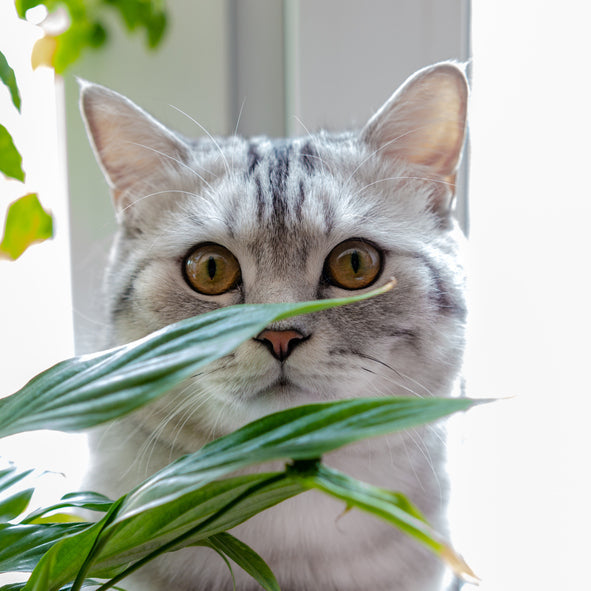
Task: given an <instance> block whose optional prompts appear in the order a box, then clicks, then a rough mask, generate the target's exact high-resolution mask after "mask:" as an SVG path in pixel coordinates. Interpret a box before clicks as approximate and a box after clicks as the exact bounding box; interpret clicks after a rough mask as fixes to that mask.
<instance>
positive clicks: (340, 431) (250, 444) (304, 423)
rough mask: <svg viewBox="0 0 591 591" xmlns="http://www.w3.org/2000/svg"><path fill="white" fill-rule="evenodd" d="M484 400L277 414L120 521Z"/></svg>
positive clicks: (362, 404) (171, 478)
mask: <svg viewBox="0 0 591 591" xmlns="http://www.w3.org/2000/svg"><path fill="white" fill-rule="evenodd" d="M478 402H479V401H474V400H470V399H467V398H361V399H351V400H341V401H337V402H330V403H319V404H309V405H306V406H299V407H296V408H292V409H288V410H285V411H281V412H277V413H273V414H270V415H267V416H265V417H263V418H261V419H259V420H257V421H254V422H252V423H250V424H248V425H246V426H245V427H243V428H242V429H239V430H238V431H235V432H234V433H231V434H229V435H226V436H225V437H221V438H220V439H217V440H215V441H213V442H212V443H209V444H207V445H205V446H204V447H202V448H201V449H200V450H199V451H197V452H195V453H193V454H190V455H187V456H184V457H183V458H180V459H179V460H177V461H176V462H173V463H172V464H170V465H169V466H167V467H166V468H164V469H162V470H160V471H159V472H157V473H156V474H155V475H154V476H152V477H151V478H149V479H148V480H146V482H145V483H144V484H143V485H142V486H140V487H139V488H138V489H136V490H135V491H134V492H132V493H131V494H129V495H128V496H127V498H126V500H125V502H124V504H123V506H122V508H121V512H120V513H119V515H118V516H117V518H116V520H115V521H116V522H118V523H119V522H122V521H124V520H126V519H129V518H130V517H132V516H133V515H135V514H137V513H141V512H143V511H146V510H148V509H150V508H152V507H157V506H160V505H165V504H166V503H168V502H174V501H175V499H177V498H179V497H180V496H183V495H184V494H187V493H189V492H191V491H193V490H195V488H197V487H199V486H202V485H204V484H207V483H209V482H211V481H213V480H214V479H216V478H220V477H222V476H224V475H226V474H229V473H230V472H232V471H234V470H238V469H240V468H244V467H247V466H251V465H254V464H257V463H262V462H266V461H271V460H281V459H294V460H308V459H314V458H318V457H320V456H321V455H323V454H325V453H327V452H329V451H332V450H334V449H337V448H339V447H341V446H343V445H345V444H348V443H353V442H355V441H359V440H361V439H365V438H367V437H375V436H377V435H383V434H386V433H392V432H394V431H400V430H402V429H406V428H410V427H416V426H419V425H422V424H425V423H428V422H430V421H434V420H436V419H439V418H441V417H444V416H446V415H449V414H452V413H454V412H458V411H462V410H467V409H468V408H470V407H471V406H473V405H474V404H477V403H478Z"/></svg>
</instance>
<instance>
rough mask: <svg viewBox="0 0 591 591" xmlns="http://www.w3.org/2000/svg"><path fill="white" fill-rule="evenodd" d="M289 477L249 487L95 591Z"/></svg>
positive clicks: (100, 590)
mask: <svg viewBox="0 0 591 591" xmlns="http://www.w3.org/2000/svg"><path fill="white" fill-rule="evenodd" d="M289 477H290V474H288V472H287V471H285V472H280V473H279V474H275V475H274V476H271V477H270V478H267V480H265V481H263V482H259V483H257V484H255V485H253V486H251V487H250V488H248V489H246V490H245V491H244V492H242V493H240V494H239V495H238V496H237V497H236V498H234V499H233V500H232V501H230V502H229V503H228V504H227V505H225V506H224V507H222V508H221V509H218V510H217V511H216V512H215V513H213V514H212V515H210V516H209V517H208V518H207V519H205V520H204V521H202V522H201V523H199V524H198V525H196V526H195V527H193V528H191V529H189V530H187V531H186V532H185V533H184V534H182V535H180V536H178V537H177V538H174V539H173V540H170V541H169V542H167V543H166V544H164V545H162V546H160V548H158V549H157V550H154V551H153V552H151V553H150V554H147V555H146V556H144V557H143V558H142V559H141V560H138V561H137V562H135V563H134V564H132V565H131V566H130V567H128V568H126V569H125V570H124V571H123V572H121V573H119V574H118V575H117V576H115V577H113V578H112V579H111V580H110V581H108V582H106V583H105V584H104V585H102V586H101V587H99V588H98V589H97V591H107V589H110V588H111V587H112V586H113V585H116V584H117V583H118V582H119V581H121V580H123V579H124V578H125V577H128V576H129V575H130V574H132V573H134V572H135V571H136V570H138V569H139V568H141V567H142V566H144V564H147V563H148V562H150V561H151V560H154V558H156V557H157V556H159V555H160V554H164V553H165V552H168V551H170V550H172V549H173V548H174V547H175V546H178V545H179V544H180V543H182V542H184V541H185V540H187V539H189V538H191V537H192V536H194V535H195V534H196V533H198V532H199V531H200V530H203V529H205V528H206V527H207V526H209V525H210V524H211V523H213V522H214V521H215V520H216V519H218V518H220V517H221V516H222V515H223V514H224V513H226V512H227V511H229V510H230V509H232V508H234V507H235V506H236V505H238V504H239V503H241V502H242V501H244V500H245V499H247V498H248V497H249V496H250V495H252V494H254V493H257V492H259V490H262V489H263V488H265V487H267V486H269V485H272V484H275V483H276V482H280V481H281V480H285V479H286V478H289ZM71 591H78V588H77V589H76V590H75V589H74V587H72V589H71Z"/></svg>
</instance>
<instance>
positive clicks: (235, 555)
mask: <svg viewBox="0 0 591 591" xmlns="http://www.w3.org/2000/svg"><path fill="white" fill-rule="evenodd" d="M208 542H209V544H210V545H211V547H212V548H214V549H215V550H218V551H219V552H221V553H223V554H225V555H226V556H227V557H228V558H230V559H232V560H233V561H234V562H235V563H236V564H237V565H238V566H239V567H241V568H242V569H243V570H244V571H246V572H247V573H248V574H249V575H250V576H251V577H252V578H253V579H255V581H256V582H257V583H258V584H259V585H260V586H261V587H262V588H263V589H265V591H281V590H280V588H279V583H277V579H276V578H275V575H274V574H273V572H272V571H271V569H270V568H269V567H268V566H267V563H266V562H265V561H264V560H263V559H262V558H261V557H260V556H259V555H258V554H257V553H256V552H255V551H254V550H253V549H252V548H251V547H250V546H247V545H246V544H245V543H244V542H241V541H240V540H239V539H237V538H235V537H234V536H232V535H230V534H229V533H221V534H216V535H215V536H211V537H210V538H208Z"/></svg>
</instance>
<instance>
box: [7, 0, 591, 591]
mask: <svg viewBox="0 0 591 591" xmlns="http://www.w3.org/2000/svg"><path fill="white" fill-rule="evenodd" d="M166 6H167V7H168V11H169V25H168V29H167V32H166V35H165V37H164V39H163V41H162V44H161V45H160V47H159V48H157V49H156V50H155V51H147V50H146V49H145V48H144V44H143V43H142V41H141V39H139V38H138V34H137V33H136V34H132V35H128V34H126V33H124V32H123V30H122V29H121V27H117V26H116V24H113V26H112V27H110V29H109V30H110V31H111V32H112V34H111V37H110V40H109V42H108V44H107V45H105V46H104V48H102V49H101V50H100V51H97V52H92V51H88V52H86V53H84V54H83V56H82V57H81V59H80V60H78V61H77V62H76V64H75V65H74V66H73V67H72V68H71V69H70V70H68V73H67V74H66V75H65V76H64V77H54V75H53V71H52V70H51V69H48V68H39V69H37V70H35V71H34V72H33V71H32V70H31V67H30V62H29V59H30V53H31V48H32V47H33V44H34V43H35V41H36V39H38V38H39V37H41V36H42V34H43V33H42V31H41V30H40V29H39V27H37V26H34V25H33V24H31V23H26V22H24V21H21V20H18V19H17V18H16V16H15V11H14V7H13V4H12V1H11V0H2V2H1V3H0V49H1V50H2V51H3V52H4V54H5V55H6V57H7V59H8V60H9V62H10V63H11V65H12V67H13V68H14V69H15V71H16V75H17V78H18V82H19V86H20V87H21V92H22V95H23V108H22V114H21V115H20V116H16V115H14V113H12V111H13V109H11V105H10V98H9V96H8V93H7V92H6V91H5V90H4V89H3V88H0V113H1V114H2V121H3V123H4V124H5V125H6V126H7V127H10V131H11V133H12V135H13V138H14V139H15V142H18V146H19V149H20V150H21V153H22V154H23V159H24V165H25V166H26V169H27V182H26V186H27V187H30V190H32V191H38V192H39V195H40V198H41V200H42V202H43V203H44V205H45V206H46V207H47V208H49V209H51V210H52V212H53V214H54V223H55V236H54V238H53V239H52V240H50V241H47V242H44V243H42V244H39V245H34V246H33V247H31V248H30V249H28V250H27V251H26V252H25V253H24V254H23V256H22V257H21V258H20V259H19V260H18V261H16V262H14V263H13V262H8V261H4V260H2V261H0V393H1V394H8V393H11V392H13V391H15V390H16V389H17V388H18V387H20V386H21V385H22V384H23V383H24V382H25V381H27V380H28V379H29V378H30V377H31V376H32V375H34V374H35V373H36V372H38V371H40V370H42V369H44V368H46V367H47V366H49V365H51V364H52V363H55V362H56V361H58V360H60V359H62V358H64V357H68V356H70V355H72V354H74V350H76V352H82V351H85V350H88V347H89V342H90V340H89V338H88V335H92V334H93V333H94V332H95V331H97V330H100V327H101V320H100V314H99V313H98V310H99V309H100V302H101V292H100V278H101V270H102V266H103V264H104V260H105V256H106V252H107V248H108V244H109V241H110V236H111V234H112V232H113V229H114V221H113V215H112V211H111V205H110V202H109V197H108V192H107V187H106V184H105V182H104V180H103V178H102V176H101V174H100V172H99V169H98V167H97V166H96V164H95V162H94V158H93V156H92V153H91V150H90V148H89V146H88V142H87V140H86V137H85V134H84V130H83V127H82V123H81V120H80V117H79V114H78V107H77V94H78V90H77V83H76V80H75V78H74V75H77V76H80V77H82V78H86V79H89V80H92V81H95V82H99V83H101V84H105V85H107V86H110V87H111V88H114V89H115V90H118V91H119V92H122V93H123V94H126V95H127V96H129V97H130V98H131V99H133V100H134V101H136V102H137V103H138V104H140V105H142V106H143V107H144V108H146V109H147V110H148V111H150V112H152V113H153V114H154V115H155V116H157V117H158V118H159V119H161V120H162V121H164V122H165V123H167V124H169V125H170V126H172V127H174V128H176V129H178V130H179V131H181V132H183V133H185V134H187V135H199V134H201V133H202V131H201V130H200V129H199V128H197V127H196V126H195V124H194V123H193V122H192V121H191V120H190V119H189V118H188V117H186V116H184V115H182V114H181V113H179V112H178V111H177V110H175V109H174V108H172V107H171V105H174V106H175V107H177V108H178V109H181V110H182V111H184V112H185V113H187V114H188V115H189V116H190V117H192V118H194V119H196V120H198V121H199V123H200V124H201V125H203V126H204V127H205V128H206V129H207V130H208V131H209V132H210V133H212V134H227V133H233V132H234V131H235V130H237V131H238V133H242V134H246V135H250V134H269V135H280V136H281V135H299V134H305V133H307V130H314V129H317V128H318V127H320V126H322V127H328V128H331V129H339V128H343V127H355V126H361V125H363V123H364V122H365V121H366V120H367V118H368V117H369V116H370V115H371V114H372V113H373V111H374V110H375V109H376V108H377V107H379V106H380V105H381V104H382V103H383V102H384V100H385V99H386V98H387V97H388V96H389V95H390V94H391V93H392V91H393V90H395V89H396V87H397V86H398V85H399V84H400V83H402V82H403V81H404V79H405V78H406V77H407V76H408V75H410V74H411V73H413V72H414V71H415V70H416V69H418V68H420V67H423V66H426V65H428V64H431V63H433V62H436V61H440V60H443V59H455V60H459V61H467V60H469V68H468V71H469V73H470V76H471V85H472V100H471V123H470V142H469V158H465V160H464V172H463V175H462V178H461V183H460V195H459V200H458V210H457V215H458V218H459V220H460V222H461V224H462V226H463V227H464V228H465V229H466V231H468V232H469V261H468V263H469V270H470V324H469V346H468V352H467V356H466V364H465V375H466V380H467V392H468V394H469V395H470V396H474V397H478V396H485V397H486V396H493V397H502V398H507V400H504V401H501V402H498V403H496V404H494V405H487V406H485V407H482V408H479V409H477V410H474V411H471V412H470V413H468V414H467V415H465V416H462V417H458V418H455V419H453V420H452V421H451V422H450V443H449V447H450V471H451V473H452V478H453V497H452V505H451V522H452V529H453V537H454V543H455V545H456V546H457V548H458V549H459V550H460V551H461V552H462V553H463V554H464V556H465V558H466V559H467V560H468V562H469V563H470V565H471V566H472V568H473V569H474V570H475V571H476V572H477V574H478V575H479V576H480V577H481V578H482V584H481V586H480V588H481V589H482V590H484V591H531V590H533V589H535V590H536V591H546V590H548V591H550V590H555V589H584V588H586V587H587V586H588V584H587V583H585V582H584V581H585V580H587V572H586V570H587V569H586V562H587V551H588V546H589V544H588V542H587V541H586V535H587V532H588V531H589V529H590V527H591V511H590V508H589V499H590V498H591V484H590V483H591V478H590V477H589V460H588V452H589V450H590V449H591V445H590V443H591V442H590V439H589V436H588V432H589V427H588V423H589V419H588V414H587V410H588V408H589V405H588V404H586V402H587V397H588V396H589V394H591V388H590V386H589V381H588V378H587V372H586V368H587V364H588V356H589V353H590V347H589V345H588V342H589V331H590V329H591V322H590V314H589V299H590V287H591V284H590V280H589V267H590V265H589V256H590V255H591V252H590V251H591V249H590V248H589V238H588V235H589V230H588V225H589V219H591V216H590V214H591V195H590V190H589V186H588V181H587V178H586V177H587V168H588V159H589V147H588V137H589V132H590V131H591V125H590V123H591V121H590V115H589V104H591V96H590V95H591V91H590V87H589V83H588V81H587V78H586V76H585V72H586V70H587V69H588V59H589V54H590V41H589V38H588V31H587V24H588V23H589V22H590V20H591V6H588V5H587V4H585V3H582V2H577V1H575V0H563V1H562V2H560V3H558V2H555V1H540V0H538V1H535V2H534V1H533V0H518V1H515V0H497V1H496V2H494V3H493V2H480V1H478V0H475V1H474V2H472V3H470V2H469V1H468V0H414V1H413V0H396V1H391V0H365V1H364V2H360V1H356V0H321V1H318V0H283V1H280V0H220V1H214V0H169V1H168V2H167V3H166ZM19 190H20V188H17V187H16V184H15V183H13V182H8V181H7V182H0V206H1V207H0V211H1V213H0V222H2V223H3V219H2V216H3V215H4V209H5V207H6V205H7V204H8V202H10V201H11V200H12V199H13V198H16V197H17V196H18V195H17V194H16V192H17V191H19ZM84 451H85V448H84V441H83V439H81V438H77V439H71V438H64V437H62V436H59V435H57V434H47V435H46V436H45V439H43V438H40V436H39V434H35V435H34V437H30V436H27V437H24V436H23V437H19V438H11V439H10V440H5V441H2V442H0V455H3V456H7V457H10V458H12V459H14V460H17V461H19V462H21V463H23V464H24V465H29V464H30V463H37V464H39V465H41V466H43V467H44V468H50V469H52V470H55V471H57V472H65V473H67V474H68V476H69V478H70V480H69V481H68V482H67V483H66V484H64V481H63V479H61V478H56V484H55V491H54V492H53V493H51V494H56V495H57V494H58V492H57V491H59V490H60V487H61V488H63V489H64V492H65V491H66V490H69V489H71V488H72V486H75V484H72V483H75V482H76V479H77V478H79V475H80V473H81V470H82V469H83V465H84V461H85V460H84ZM59 494H61V493H59Z"/></svg>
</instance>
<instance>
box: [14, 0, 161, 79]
mask: <svg viewBox="0 0 591 591" xmlns="http://www.w3.org/2000/svg"><path fill="white" fill-rule="evenodd" d="M15 4H16V9H17V12H18V15H19V16H20V17H21V18H25V15H26V13H27V11H28V10H29V9H31V8H35V7H36V6H39V5H43V6H45V7H46V8H47V10H48V11H49V12H50V13H51V12H53V11H55V10H58V9H65V10H66V11H67V14H68V17H69V21H70V24H69V27H68V28H67V30H65V31H64V32H62V33H60V34H59V35H51V34H49V33H48V34H47V35H46V37H44V39H46V38H47V37H49V38H52V39H54V40H55V45H54V52H53V54H51V55H49V56H48V59H47V60H46V61H42V62H40V65H47V66H51V67H53V68H54V69H55V71H56V73H57V74H61V73H63V72H64V71H65V70H66V69H67V68H68V67H69V66H70V65H71V64H73V63H74V62H75V61H76V60H77V59H78V58H79V57H80V55H81V54H82V53H83V52H84V50H86V49H97V48H100V47H102V46H103V45H104V44H105V43H106V41H107V40H108V38H109V31H108V26H107V21H106V17H107V13H108V12H114V13H115V14H118V16H119V20H120V21H122V23H123V25H124V26H125V28H126V29H127V30H128V31H130V32H134V31H136V30H142V29H143V30H144V31H145V35H146V45H147V47H148V48H150V49H153V48H155V47H157V46H158V45H159V44H160V42H161V41H162V38H163V36H164V32H165V30H166V25H167V14H166V10H165V8H164V0H98V1H94V2H90V1H88V0H16V1H15ZM44 39H41V40H40V42H41V43H42V44H43V45H46V46H47V42H46V41H44Z"/></svg>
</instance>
